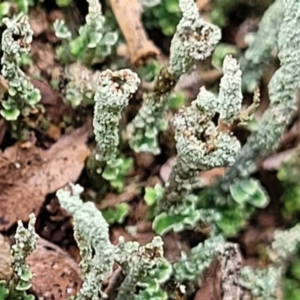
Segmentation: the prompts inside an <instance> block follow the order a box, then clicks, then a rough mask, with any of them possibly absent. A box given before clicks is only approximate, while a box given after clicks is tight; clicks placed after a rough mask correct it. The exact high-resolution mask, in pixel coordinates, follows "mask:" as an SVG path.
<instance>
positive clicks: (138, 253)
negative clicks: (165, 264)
mask: <svg viewBox="0 0 300 300" xmlns="http://www.w3.org/2000/svg"><path fill="white" fill-rule="evenodd" d="M126 244H127V245H126ZM129 246H130V247H129ZM126 248H127V249H126ZM128 248H131V249H130V250H131V251H128V250H129V249H128ZM118 251H119V253H120V255H119V259H118V260H117V261H118V263H119V264H120V265H121V266H122V268H123V270H124V271H125V272H127V276H126V277H125V279H124V281H123V282H122V284H121V286H120V289H119V293H118V296H117V298H116V300H123V299H128V300H133V299H134V294H135V289H136V286H137V285H138V283H139V282H140V281H141V280H142V279H144V278H145V277H146V276H147V275H149V272H150V271H151V270H154V269H155V268H157V267H158V266H159V265H160V263H161V262H162V259H163V253H164V252H163V241H162V239H161V237H159V236H156V237H154V238H153V240H152V242H151V243H148V244H146V245H145V246H142V247H141V246H139V245H138V243H134V242H133V243H131V242H128V243H124V241H121V242H120V244H119V245H118ZM124 254H125V255H124ZM126 254H127V255H126ZM129 255H130V256H129ZM126 256H127V257H126Z"/></svg>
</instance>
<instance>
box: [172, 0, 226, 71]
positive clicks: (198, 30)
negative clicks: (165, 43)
mask: <svg viewBox="0 0 300 300" xmlns="http://www.w3.org/2000/svg"><path fill="white" fill-rule="evenodd" d="M179 7H180V10H181V12H182V19H181V20H180V22H179V24H178V26H177V29H176V32H175V35H174V37H173V39H172V42H171V49H170V60H169V65H168V71H169V72H170V73H171V74H172V75H175V76H177V77H179V76H181V75H182V74H184V73H186V72H188V71H189V70H190V69H191V68H192V67H193V66H194V65H195V63H196V62H197V61H198V60H204V59H205V58H207V57H208V56H210V55H211V53H212V51H213V50H214V48H215V46H216V45H217V43H218V42H219V40H220V39H221V31H220V29H219V28H218V27H217V26H215V25H213V24H211V23H208V22H206V21H204V20H203V19H202V18H201V17H200V15H199V12H198V7H197V5H196V3H195V2H194V1H193V0H181V1H179Z"/></svg>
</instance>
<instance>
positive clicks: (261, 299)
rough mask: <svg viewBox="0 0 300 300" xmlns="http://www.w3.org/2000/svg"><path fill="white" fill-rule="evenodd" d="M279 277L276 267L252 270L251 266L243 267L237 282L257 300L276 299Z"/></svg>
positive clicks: (278, 270) (279, 273)
mask: <svg viewBox="0 0 300 300" xmlns="http://www.w3.org/2000/svg"><path fill="white" fill-rule="evenodd" d="M280 277H281V271H280V269H278V268H274V267H269V268H267V269H257V270H253V269H252V268H251V267H244V268H243V269H242V271H241V278H240V282H239V284H240V285H241V286H242V287H243V288H244V289H247V290H249V291H250V292H251V294H252V296H254V297H256V298H255V299H257V300H277V299H278V296H277V294H276V290H277V289H278V281H279V279H280Z"/></svg>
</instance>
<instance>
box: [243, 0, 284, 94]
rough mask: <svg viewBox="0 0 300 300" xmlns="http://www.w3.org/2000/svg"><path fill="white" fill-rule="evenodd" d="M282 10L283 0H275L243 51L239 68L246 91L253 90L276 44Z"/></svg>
mask: <svg viewBox="0 0 300 300" xmlns="http://www.w3.org/2000/svg"><path fill="white" fill-rule="evenodd" d="M283 12H284V9H283V0H276V1H275V2H274V3H273V4H272V5H271V6H270V7H269V8H268V9H267V11H266V12H265V14H264V16H263V17H262V19H261V21H260V24H259V29H258V32H257V33H256V36H255V39H254V41H253V42H252V43H251V44H250V46H249V48H248V49H247V50H246V52H245V56H244V58H243V59H242V62H241V68H242V72H243V87H244V88H245V90H246V91H247V92H253V90H254V88H255V86H256V85H257V84H258V82H259V80H260V78H261V76H262V74H263V70H264V67H265V66H266V64H267V63H268V62H269V61H270V58H271V56H272V51H273V50H274V49H275V48H276V46H277V40H278V33H279V28H280V25H281V22H282V18H283Z"/></svg>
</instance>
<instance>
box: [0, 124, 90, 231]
mask: <svg viewBox="0 0 300 300" xmlns="http://www.w3.org/2000/svg"><path fill="white" fill-rule="evenodd" d="M90 130H91V129H90V126H88V125H85V126H83V127H82V128H80V129H78V130H75V131H73V132H72V133H71V134H70V135H68V136H65V137H63V138H61V139H59V140H58V141H57V142H56V143H55V144H54V145H53V146H52V147H51V148H50V149H49V150H42V149H40V148H37V147H35V146H32V147H30V148H28V149H22V148H20V147H19V145H18V144H16V145H14V146H13V147H10V148H7V149H6V150H5V151H4V152H3V153H2V154H0V191H1V193H0V230H7V229H8V228H9V227H10V226H12V225H13V224H14V223H15V222H16V221H17V220H22V221H27V220H28V215H29V214H30V213H31V212H34V213H35V214H38V212H39V210H40V207H41V205H42V204H43V202H44V198H45V196H46V195H47V194H49V193H53V192H55V191H56V190H57V189H59V188H60V187H62V186H64V185H65V184H67V183H68V182H70V181H73V182H74V181H76V180H77V179H78V177H79V175H80V173H81V170H82V168H83V167H84V161H85V159H86V158H87V156H88V155H89V150H88V148H87V146H86V144H85V143H86V141H87V138H88V136H89V133H90ZM12 195H13V197H12Z"/></svg>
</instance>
